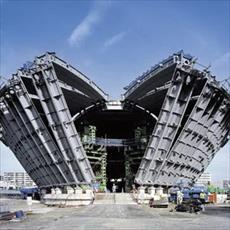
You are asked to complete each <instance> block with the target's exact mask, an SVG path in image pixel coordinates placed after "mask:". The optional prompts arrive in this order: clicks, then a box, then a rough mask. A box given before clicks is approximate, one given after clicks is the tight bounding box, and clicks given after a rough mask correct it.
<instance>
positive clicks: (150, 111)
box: [0, 52, 230, 188]
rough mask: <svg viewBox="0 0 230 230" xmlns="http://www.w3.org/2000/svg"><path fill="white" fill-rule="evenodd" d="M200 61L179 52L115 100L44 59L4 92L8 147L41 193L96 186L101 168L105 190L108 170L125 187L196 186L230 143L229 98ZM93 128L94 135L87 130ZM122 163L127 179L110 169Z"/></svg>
mask: <svg viewBox="0 0 230 230" xmlns="http://www.w3.org/2000/svg"><path fill="white" fill-rule="evenodd" d="M194 60H195V59H194V58H193V57H191V56H190V55H185V54H184V53H183V52H178V53H175V54H173V55H172V56H170V57H169V58H167V59H166V60H164V61H162V62H161V63H159V64H157V65H156V66H154V67H152V68H151V69H150V70H149V71H147V72H145V73H144V74H143V75H141V76H139V77H138V78H137V79H136V80H134V81H133V82H131V84H130V85H129V86H127V87H125V90H126V91H125V93H124V95H123V97H122V99H121V100H120V101H109V99H108V95H107V94H106V93H104V92H103V91H102V90H101V89H100V88H99V87H98V86H96V85H95V83H93V82H92V81H91V80H89V79H88V78H87V77H86V76H85V75H83V74H82V73H81V72H79V71H78V70H76V69H75V68H73V67H72V66H71V65H69V64H68V63H66V62H65V61H63V60H61V59H59V58H58V57H57V56H56V55H55V53H46V54H45V55H42V56H40V57H37V58H36V59H35V60H34V62H32V63H27V64H26V65H24V66H23V68H21V69H19V70H18V71H17V73H16V74H14V75H13V76H12V78H11V79H10V80H9V81H8V82H7V83H6V84H5V85H4V86H3V87H2V88H1V90H0V128H1V129H0V130H1V141H2V142H3V143H4V144H6V145H7V146H9V148H10V149H11V150H12V151H13V152H14V154H15V156H16V157H17V159H18V160H19V161H20V163H21V164H22V166H23V167H24V169H25V170H26V171H27V173H28V174H29V175H30V176H31V178H32V179H33V180H34V182H35V183H36V184H37V185H38V186H39V187H41V188H42V187H48V188H50V187H53V186H59V187H61V186H65V185H79V184H91V183H94V182H95V180H96V179H97V177H95V174H97V173H98V172H101V174H100V175H99V176H98V175H97V176H98V178H100V177H101V178H102V180H103V181H102V183H103V184H106V174H109V175H110V179H111V178H112V177H119V176H121V177H124V178H125V180H126V185H127V186H128V185H131V184H132V183H134V182H135V183H137V184H140V185H161V186H163V185H165V186H172V185H174V184H175V183H176V181H177V180H178V179H179V178H184V179H187V180H188V181H190V182H191V183H192V182H195V181H196V179H197V178H198V177H199V176H200V175H201V173H202V172H203V171H204V170H205V169H206V168H207V166H208V165H209V163H210V162H211V160H212V159H213V157H214V156H215V154H216V153H217V151H218V150H219V149H220V148H221V147H223V146H224V145H225V144H226V143H227V141H228V139H229V134H230V95H229V92H228V90H229V89H226V88H224V87H222V86H221V85H220V83H219V82H218V81H216V80H215V78H214V77H213V76H212V75H211V74H210V72H208V71H206V70H203V71H202V70H198V69H196V68H195V61H194ZM92 124H93V125H94V126H95V129H94V128H93V130H94V131H93V134H92V132H91V134H89V133H87V132H86V131H82V130H86V128H87V127H91V129H92V127H94V126H92ZM106 124H108V127H107V125H106ZM82 126H83V127H82ZM96 130H98V135H97V131H96ZM119 130H124V131H123V132H120V131H119ZM90 135H91V136H90ZM92 135H93V138H92ZM89 136H90V138H89ZM99 136H100V138H99ZM117 149H119V151H120V149H122V153H121V154H120V153H119V154H120V156H121V157H120V158H119V157H118V158H119V159H118V158H116V157H115V158H114V155H115V154H116V153H115V152H116V151H118V150H117ZM112 155H113V156H112ZM110 162H115V163H116V165H115V166H114V165H112V164H113V163H110ZM119 162H120V163H119ZM98 163H99V165H100V164H101V167H100V168H98V167H97V164H98ZM118 164H120V165H119V167H122V166H121V165H124V174H119V173H118V174H119V175H118V174H116V172H113V173H111V172H110V171H116V170H118V171H119V169H120V168H119V167H118V168H116V167H117V166H118ZM106 167H107V169H106ZM109 167H110V168H109ZM95 168H97V170H99V171H98V172H96V171H95ZM122 170H123V169H122ZM107 180H108V178H107Z"/></svg>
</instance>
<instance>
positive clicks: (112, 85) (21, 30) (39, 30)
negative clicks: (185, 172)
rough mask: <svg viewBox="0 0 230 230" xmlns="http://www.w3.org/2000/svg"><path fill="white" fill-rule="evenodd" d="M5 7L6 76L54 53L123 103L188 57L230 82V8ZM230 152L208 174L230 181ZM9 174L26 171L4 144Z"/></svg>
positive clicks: (215, 4) (125, 4) (211, 4)
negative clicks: (178, 56)
mask: <svg viewBox="0 0 230 230" xmlns="http://www.w3.org/2000/svg"><path fill="white" fill-rule="evenodd" d="M0 6H1V14H0V15H1V22H0V23H1V24H0V26H1V27H0V32H1V43H0V50H1V61H0V67H1V68H0V70H1V72H0V74H1V76H4V77H5V78H8V77H10V75H11V74H12V73H14V72H16V70H17V68H19V67H21V66H22V65H23V63H25V62H26V61H30V60H33V58H34V57H35V56H36V55H40V54H43V53H44V52H46V51H55V52H56V54H57V55H58V56H60V57H61V58H62V59H64V60H66V61H68V62H70V63H71V64H72V65H73V66H75V67H76V68H78V69H79V70H81V72H83V73H85V74H86V75H87V76H88V77H89V78H91V79H92V80H93V81H94V82H96V83H97V84H98V85H99V86H100V87H101V88H102V89H103V90H105V91H106V92H108V93H109V94H110V95H111V98H112V99H117V98H119V97H120V94H121V93H123V91H122V88H123V87H124V86H126V85H127V84H129V82H131V81H132V80H133V79H134V78H136V77H137V76H138V75H140V74H141V73H142V72H144V71H146V70H147V69H149V68H150V67H151V66H152V65H154V64H156V63H158V62H159V61H161V60H162V59H164V58H166V57H168V56H169V55H170V54H172V53H173V52H176V51H179V50H181V49H183V50H184V51H185V52H186V53H190V54H191V55H193V56H196V57H198V62H200V63H202V64H204V65H207V66H208V65H209V64H211V66H212V67H211V71H212V73H213V74H214V75H216V76H217V79H218V80H223V79H225V78H227V77H229V76H230V64H229V63H230V10H229V9H230V1H223V0H219V1H215V0H212V1H202V0H201V1H196V0H195V1H192V0H190V1H183V2H182V1H156V0H155V1H132V2H131V1H97V2H94V1H64V0H63V1H61V0H58V1H54V0H53V1H35V0H33V1H10V0H9V1H8V0H0ZM229 152H230V145H229V144H228V145H227V146H225V147H224V148H223V149H222V150H221V151H220V152H219V153H218V154H217V156H216V157H215V159H214V160H213V162H212V163H211V165H210V166H209V168H208V171H210V172H211V173H212V176H213V179H214V180H221V179H227V178H229V160H230V157H229V154H230V153H229ZM0 166H1V171H9V170H22V168H21V166H20V164H19V163H18V162H17V160H16V159H15V157H14V156H13V154H12V153H11V151H10V150H9V149H8V148H6V147H5V146H4V145H3V144H2V143H1V164H0Z"/></svg>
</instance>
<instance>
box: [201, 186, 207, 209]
mask: <svg viewBox="0 0 230 230" xmlns="http://www.w3.org/2000/svg"><path fill="white" fill-rule="evenodd" d="M205 198H206V194H205V193H204V191H203V190H201V193H200V201H201V203H202V205H201V207H202V211H205V208H204V204H205Z"/></svg>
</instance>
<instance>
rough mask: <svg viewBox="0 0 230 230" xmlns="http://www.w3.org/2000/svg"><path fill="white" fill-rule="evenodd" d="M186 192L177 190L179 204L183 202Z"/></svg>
mask: <svg viewBox="0 0 230 230" xmlns="http://www.w3.org/2000/svg"><path fill="white" fill-rule="evenodd" d="M183 197H184V194H183V193H182V192H181V191H180V190H179V191H177V204H181V203H182V201H183Z"/></svg>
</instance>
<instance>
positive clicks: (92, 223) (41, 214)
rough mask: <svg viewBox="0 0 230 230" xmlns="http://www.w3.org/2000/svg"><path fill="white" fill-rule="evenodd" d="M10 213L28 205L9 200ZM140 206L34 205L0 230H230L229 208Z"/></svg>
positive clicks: (26, 208) (1, 224) (0, 225)
mask: <svg viewBox="0 0 230 230" xmlns="http://www.w3.org/2000/svg"><path fill="white" fill-rule="evenodd" d="M5 202H8V204H9V207H11V210H24V211H28V210H29V208H28V207H27V205H26V201H23V200H8V201H5ZM171 208H172V207H170V208H167V209H155V208H149V207H147V206H140V205H117V204H98V205H90V206H82V207H67V208H57V207H55V208H54V207H46V206H44V205H42V204H40V203H35V204H33V205H32V209H31V210H32V212H30V214H27V216H26V217H25V218H24V219H23V220H21V221H15V220H14V221H8V222H3V221H2V222H0V229H28V230H42V229H47V230H59V229H63V230H68V229H81V230H84V229H90V230H91V229H94V230H97V229H98V230H99V229H100V230H101V229H136V230H142V229H170V230H174V229H180V230H182V229H186V230H189V229H191V230H196V229H199V230H200V229H210V230H212V229H219V230H225V229H226V230H229V229H230V206H229V205H228V206H227V205H223V206H220V205H218V206H217V205H216V206H215V205H208V206H207V207H206V210H205V212H203V213H201V214H190V213H179V212H170V209H171Z"/></svg>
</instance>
